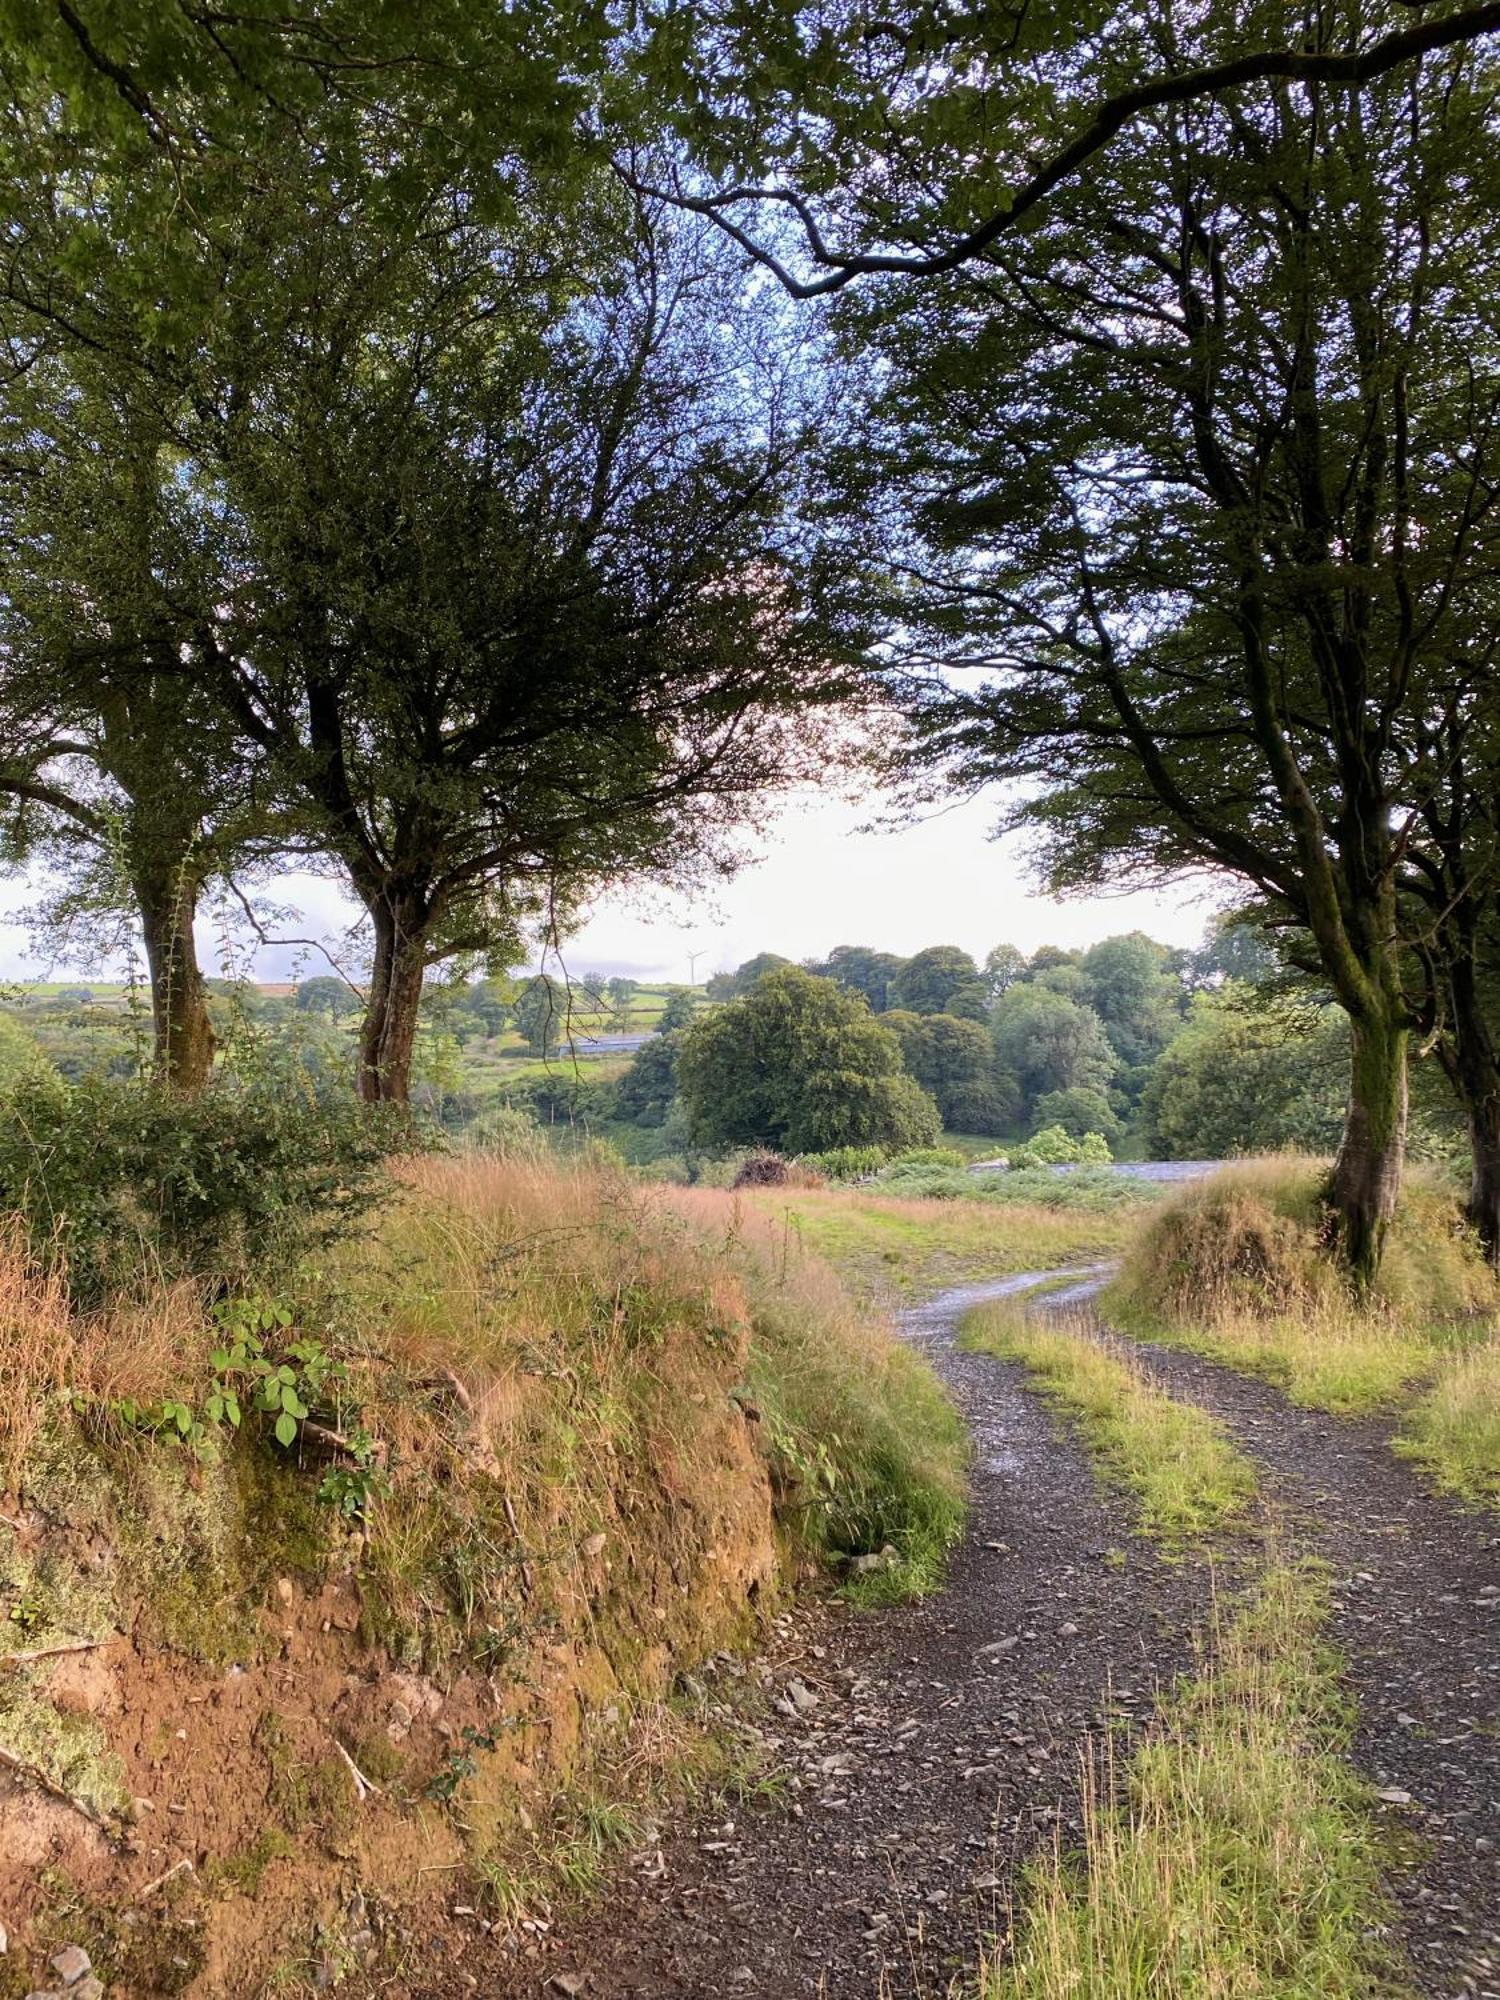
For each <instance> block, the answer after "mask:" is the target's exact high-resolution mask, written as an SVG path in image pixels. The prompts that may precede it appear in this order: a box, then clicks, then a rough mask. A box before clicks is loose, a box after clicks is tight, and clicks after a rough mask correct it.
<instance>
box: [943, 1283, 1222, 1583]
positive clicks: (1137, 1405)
mask: <svg viewBox="0 0 1500 2000" xmlns="http://www.w3.org/2000/svg"><path fill="white" fill-rule="evenodd" d="M960 1338H961V1340H962V1343H963V1345H964V1346H965V1347H968V1348H971V1349H974V1350H975V1351H977V1352H979V1353H982V1354H994V1355H998V1356H1000V1357H1001V1358H1003V1359H1005V1360H1009V1361H1019V1362H1020V1363H1021V1365H1022V1366H1023V1367H1024V1368H1025V1369H1026V1371H1027V1373H1028V1375H1030V1376H1032V1377H1033V1378H1034V1379H1035V1381H1036V1383H1037V1385H1038V1387H1040V1388H1041V1390H1042V1391H1043V1393H1044V1394H1045V1395H1046V1396H1047V1397H1048V1399H1049V1400H1050V1401H1052V1402H1053V1403H1055V1404H1056V1405H1057V1406H1058V1407H1059V1408H1060V1409H1062V1410H1064V1411H1065V1412H1066V1413H1067V1414H1068V1415H1069V1416H1070V1417H1072V1418H1074V1419H1075V1420H1076V1422H1077V1424H1078V1428H1079V1432H1080V1435H1081V1436H1082V1438H1083V1441H1084V1444H1085V1445H1086V1446H1087V1448H1088V1451H1089V1453H1090V1455H1091V1456H1092V1457H1093V1459H1094V1460H1095V1462H1096V1464H1097V1465H1098V1467H1099V1470H1100V1472H1101V1474H1102V1475H1103V1477H1104V1478H1105V1479H1106V1480H1107V1481H1109V1482H1110V1483H1111V1484H1113V1485H1116V1486H1119V1487H1121V1488H1123V1489H1124V1490H1125V1491H1126V1492H1127V1493H1129V1494H1130V1496H1131V1498H1132V1500H1133V1502H1134V1506H1135V1513H1136V1521H1137V1525H1138V1526H1139V1527H1140V1529H1141V1531H1142V1532H1143V1533H1145V1534H1147V1535H1150V1536H1151V1537H1152V1539H1153V1540H1155V1541H1158V1542H1160V1543H1161V1544H1162V1545H1163V1546H1164V1547H1166V1548H1167V1549H1169V1550H1180V1549H1182V1548H1184V1547H1185V1546H1187V1545H1188V1544H1190V1543H1192V1542H1195V1541H1201V1540H1202V1539H1203V1538H1204V1537H1205V1536H1209V1535H1212V1534H1215V1533H1217V1532H1218V1531H1220V1530H1221V1529H1223V1528H1225V1527H1226V1526H1228V1525H1230V1524H1231V1523H1233V1522H1234V1521H1236V1520H1238V1519H1240V1518H1241V1517H1242V1516H1243V1515H1244V1512H1245V1510H1246V1508H1247V1507H1248V1505H1249V1503H1250V1500H1251V1498H1252V1496H1253V1494H1254V1492H1255V1467H1254V1465H1253V1464H1252V1463H1251V1461H1250V1460H1249V1459H1248V1458H1246V1457H1245V1455H1244V1454H1243V1453H1242V1452H1239V1451H1236V1449H1235V1448H1234V1446H1233V1445H1232V1444H1231V1443H1230V1442H1229V1439H1228V1437H1227V1435H1226V1434H1225V1431H1224V1427H1223V1426H1222V1424H1220V1423H1218V1422H1217V1421H1216V1420H1215V1419H1214V1418H1213V1417H1211V1416H1210V1415H1209V1414H1208V1412H1207V1411H1205V1410H1200V1409H1198V1408H1196V1407H1195V1406H1193V1405H1191V1404H1187V1403H1179V1402H1177V1401H1175V1400H1174V1398H1173V1397H1171V1396H1169V1395H1167V1394H1166V1393H1165V1391H1164V1390H1162V1389H1160V1388H1158V1387H1157V1386H1156V1384H1155V1383H1154V1382H1152V1380H1151V1379H1150V1377H1149V1376H1148V1374H1147V1373H1146V1371H1145V1369H1144V1368H1143V1367H1142V1366H1141V1365H1140V1363H1139V1362H1138V1361H1135V1360H1134V1359H1132V1358H1131V1357H1130V1356H1129V1355H1128V1354H1126V1353H1123V1352H1121V1351H1120V1350H1118V1349H1116V1348H1112V1347H1107V1346H1105V1345H1104V1344H1103V1343H1101V1342H1100V1341H1099V1340H1097V1339H1095V1338H1093V1337H1092V1335H1091V1332H1090V1330H1089V1328H1088V1327H1087V1326H1086V1325H1084V1324H1083V1323H1081V1322H1079V1323H1073V1322H1070V1321H1069V1320H1067V1319H1066V1318H1065V1317H1063V1318H1057V1317H1047V1316H1038V1315H1036V1314H1034V1313H1032V1312H1030V1311H1028V1309H1027V1306H1026V1302H1025V1301H1024V1300H1022V1299H1002V1300H999V1301H997V1302H996V1303H994V1304H992V1305H986V1306H978V1307H976V1308H975V1310H974V1311H973V1312H971V1313H968V1314H967V1315H966V1316H965V1318H964V1322H963V1326H962V1328H961V1332H960Z"/></svg>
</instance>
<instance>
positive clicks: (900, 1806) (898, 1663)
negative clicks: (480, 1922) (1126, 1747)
mask: <svg viewBox="0 0 1500 2000" xmlns="http://www.w3.org/2000/svg"><path fill="white" fill-rule="evenodd" d="M1053 1275H1055V1274H1053V1273H1049V1272H1028V1273H1023V1274H1019V1275H1015V1276H1012V1277H1008V1278H1002V1279H998V1280H995V1281H993V1282H990V1283H985V1284H977V1285H965V1286H962V1287H959V1288H958V1289H956V1290H953V1291H949V1292H945V1293H943V1294H941V1295H940V1296H939V1297H937V1298H935V1299H932V1300H929V1301H927V1302H926V1303H924V1304H921V1305H918V1306H914V1307H913V1308H912V1309H911V1310H910V1311H908V1312H906V1313H905V1314H904V1315H903V1316H902V1319H901V1327H902V1331H903V1333H904V1334H905V1336H906V1337H907V1338H908V1339H910V1340H911V1341H912V1342H913V1343H914V1344H916V1345H917V1346H919V1347H921V1348H922V1349H923V1350H924V1352H925V1353H926V1354H927V1355H928V1357H929V1358H930V1360H931V1361H932V1363H933V1365H934V1367H936V1369H937V1370H938V1372H939V1373H940V1374H941V1376H942V1377H943V1379H944V1381H945V1382H946V1384H947V1386H948V1388H949V1390H950V1392H951V1393H952V1394H953V1396H954V1398H955V1400H956V1401H957V1403H958V1405H959V1407H960V1408H961V1410H962V1411H963V1414H964V1416H965V1419H966V1420H967V1422H968V1424H969V1427H970V1430H971V1432H972V1434H973V1438H974V1449H975V1463H974V1469H973V1480H972V1486H973V1492H972V1504H971V1507H970V1512H969V1518H968V1523H967V1527H966V1531H965V1535H964V1538H963V1541H962V1542H961V1544H960V1546H959V1547H958V1548H957V1549H956V1550H955V1551H954V1555H953V1560H952V1564H951V1569H950V1573H949V1578H948V1581H947V1584H946V1586H945V1588H944V1589H943V1590H942V1591H941V1592H940V1593H938V1594H937V1595H935V1596H933V1597H931V1598H928V1599H927V1600H926V1601H925V1602H923V1603H920V1604H914V1605H907V1606H902V1607H899V1608H897V1609H895V1610H889V1611H880V1612H866V1613H859V1612H854V1611H850V1610H849V1609H847V1608H846V1607H843V1606H839V1605H832V1606H826V1607H821V1608H818V1609H815V1610H812V1611H810V1612H801V1613H798V1614H796V1615H795V1616H794V1617H792V1618H789V1619H787V1620H784V1621H782V1623H781V1626H780V1628H779V1631H778V1635H777V1637H776V1640H775V1641H774V1642H773V1646H772V1651H771V1659H772V1662H773V1664H774V1666H775V1671H776V1680H775V1683H774V1686H775V1688H776V1690H777V1692H778V1693H779V1694H780V1695H781V1699H782V1705H783V1706H784V1707H785V1708H786V1709H788V1710H790V1711H791V1712H790V1713H788V1714H785V1715H783V1714H781V1713H773V1715H772V1716H771V1717H770V1718H769V1727H768V1730H767V1737H768V1740H767V1742H766V1745H765V1748H766V1751H767V1753H768V1755H769V1758H770V1760H771V1762H772V1763H773V1764H776V1765H779V1766H781V1767H783V1768H785V1769H786V1770H787V1771H789V1773H790V1774H791V1775H790V1786H791V1789H789V1790H788V1791H787V1792H785V1793H784V1795H783V1796H782V1797H781V1798H779V1799H776V1800H774V1801H771V1802H769V1803H767V1804H764V1805H750V1806H745V1807H740V1808H736V1809H735V1810H734V1811H733V1812H732V1813H731V1814H730V1815H729V1816H728V1817H727V1818H726V1817H725V1816H724V1815H723V1814H716V1815H715V1816H714V1817H713V1818H711V1819H709V1820H707V1821H704V1822H702V1823H700V1824H698V1825H690V1826H686V1827H683V1828H680V1829H677V1830H675V1831H673V1832H672V1833H671V1834H670V1835H669V1836H668V1837H667V1838H666V1839H665V1840H664V1841H663V1842H662V1843H661V1846H660V1849H659V1851H658V1850H657V1849H655V1848H653V1849H652V1850H651V1851H650V1852H649V1853H647V1854H644V1855H642V1856H640V1857H637V1858H636V1859H635V1861H634V1863H633V1864H632V1865H628V1866H627V1867H626V1869H625V1870H624V1871H623V1873H622V1875H621V1877H620V1879H619V1880H618V1882H617V1883H616V1884H615V1885H614V1887H613V1888H612V1890H611V1892H610V1894H609V1895H608V1897H607V1898H606V1900H605V1901H604V1902H603V1903H602V1904H601V1905H599V1906H598V1907H596V1908H595V1909H593V1910H591V1911H585V1912H582V1913H581V1914H579V1915H576V1916H573V1917H563V1918H561V1919H560V1920H559V1922H558V1924H557V1926H556V1927H555V1928H554V1930H553V1931H552V1933H551V1934H550V1935H549V1936H548V1937H547V1938H546V1939H545V1940H536V1939H528V1940H526V1941H525V1943H524V1944H523V1945H521V1947H520V1949H521V1951H522V1952H523V1954H524V1955H523V1956H522V1958H521V1959H520V1961H519V1962H513V1963H512V1965H511V1967H510V1970H509V1971H508V1972H506V1973H505V1974H504V1975H503V1976H499V1977H497V1975H496V1969H495V1961H494V1959H493V1958H492V1957H491V1956H490V1954H489V1953H488V1952H486V1953H485V1957H484V1964H483V1969H482V1970H481V1966H480V1962H479V1959H478V1957H477V1956H476V1957H467V1958H464V1959H462V1960H461V1961H460V1962H461V1963H463V1964H465V1965H468V1966H469V1967H471V1968H472V1970H473V1972H474V1973H475V1974H476V1975H477V1976H478V1977H479V1981H480V1987H481V1989H482V1990H483V1991H485V1992H486V1993H494V1994H496V1995H503V1996H506V2000H510V1996H520V1995H528V1996H537V1995H541V1994H544V1993H546V1992H547V1991H548V1990H549V1988H548V1981H549V1979H552V1978H554V1977H555V1976H556V1975H561V1978H562V1981H563V1982H566V1983H565V1984H561V1985H557V1986H553V1987H552V1988H551V1989H550V1990H551V1991H552V1992H553V1993H557V1992H560V1991H561V1992H567V1991H572V1990H576V1991H578V1992H579V1993H581V1994H584V1995H587V1996H589V2000H594V1996H599V2000H647V1996H650V2000H689V1996H691V2000H710V1996H713V1997H714V2000H717V1996H720V1995H724V1996H730V2000H734V1996H742V2000H800V1996H804V1995H806V1996H809V2000H812V1996H824V2000H876V1996H877V1995H890V1996H892V2000H905V1996H910V1997H911V2000H916V1996H921V2000H938V1996H942V1995H944V1994H946V1993H947V1991H948V1986H949V1982H950V1980H951V1979H952V1978H953V1977H954V1976H955V1975H957V1974H961V1973H962V1972H963V1971H964V1969H965V1968H966V1967H968V1966H970V1965H972V1963H973V1961H974V1958H975V1955H976V1952H977V1949H978V1947H979V1945H980V1943H981V1940H982V1938H983V1937H984V1935H985V1934H986V1933H987V1932H994V1931H996V1930H1003V1929H1004V1928H1005V1927H1006V1912H1007V1909H1008V1903H1009V1894H1010V1889H1011V1884H1012V1881H1013V1878H1014V1873H1015V1869H1016V1866H1017V1864H1018V1862H1019V1861H1020V1860H1022V1859H1024V1857H1025V1856H1026V1855H1028V1854H1029V1853H1030V1852H1032V1851H1033V1850H1034V1849H1035V1848H1037V1847H1038V1846H1039V1845H1040V1844H1042V1843H1047V1844H1049V1845H1050V1843H1051V1842H1052V1840H1053V1838H1054V1836H1055V1833H1056V1832H1057V1831H1059V1830H1060V1831H1061V1832H1062V1834H1063V1836H1064V1837H1065V1838H1066V1837H1067V1835H1068V1834H1069V1833H1070V1832H1071V1831H1074V1830H1076V1828H1077V1825H1078V1776H1079V1754H1080V1750H1081V1748H1082V1746H1083V1744H1084V1742H1085V1740H1086V1738H1087V1737H1088V1736H1089V1735H1090V1734H1091V1733H1094V1732H1097V1731H1098V1730H1100V1729H1101V1728H1102V1726H1103V1724H1104V1721H1105V1715H1106V1709H1107V1708H1108V1709H1109V1711H1110V1712H1111V1713H1113V1714H1115V1715H1116V1716H1118V1715H1119V1714H1120V1713H1121V1712H1125V1713H1128V1714H1134V1715H1139V1716H1140V1717H1141V1718H1143V1719H1146V1718H1149V1716H1150V1714H1151V1711H1152V1708H1153V1706H1154V1703H1155V1700H1156V1696H1157V1692H1158V1689H1159V1688H1160V1687H1162V1686H1163V1685H1170V1683H1171V1681H1172V1679H1173V1677H1174V1676H1175V1675H1176V1673H1177V1672H1178V1671H1179V1670H1181V1669H1182V1668H1183V1667H1184V1666H1186V1665H1187V1664H1188V1663H1189V1657H1190V1655H1189V1646H1188V1640H1189V1635H1190V1633H1191V1630H1192V1627H1193V1625H1194V1623H1195V1621H1196V1620H1197V1619H1199V1618H1200V1617H1201V1615H1202V1614H1203V1612H1204V1610H1205V1608H1206V1605H1207V1602H1208V1593H1209V1581H1208V1577H1207V1574H1206V1571H1205V1569H1204V1568H1203V1567H1202V1566H1199V1565H1195V1564H1192V1563H1176V1564H1173V1563H1167V1562H1164V1561H1162V1560H1161V1559H1160V1557H1158V1555H1157V1554H1156V1553H1155V1551H1154V1550H1153V1549H1152V1548H1151V1547H1150V1546H1149V1545H1148V1544H1147V1543H1145V1542H1143V1541H1140V1540H1138V1539H1137V1538H1136V1537H1134V1536H1133V1535H1132V1534H1131V1532H1130V1529H1129V1526H1128V1521H1127V1517H1126V1514H1125V1511H1124V1508H1123V1506H1122V1504H1121V1503H1120V1502H1118V1501H1117V1500H1115V1499H1113V1498H1111V1497H1108V1496H1104V1495H1101V1493H1100V1491H1099V1488H1098V1486H1097V1485H1096V1482H1095V1480H1094V1477H1093V1474H1092V1472H1091V1471H1090V1468H1089V1465H1088V1462H1087V1460H1086V1458H1085V1457H1084V1454H1083V1452H1082V1451H1081V1449H1080V1448H1079V1447H1078V1446H1077V1445H1076V1444H1075V1443H1074V1442H1073V1440H1072V1439H1071V1438H1069V1437H1068V1436H1066V1435H1064V1434H1060V1433H1059V1429H1058V1426H1057V1424H1056V1422H1055V1420H1054V1418H1053V1417H1052V1416H1051V1415H1050V1413H1049V1412H1048V1411H1047V1409H1046V1408H1045V1407H1044V1406H1043V1405H1042V1404H1041V1403H1040V1402H1039V1401H1038V1399H1037V1398H1036V1397H1035V1396H1033V1395H1032V1394H1030V1393H1029V1392H1028V1391H1027V1390H1026V1388H1025V1386H1024V1383H1025V1378H1024V1374H1023V1372H1022V1371H1021V1370H1020V1369H1019V1368H1018V1367H1016V1366H1014V1365H1012V1364H1010V1363H1006V1362H1001V1361H996V1360H994V1359H993V1358H990V1357H987V1356H984V1355H978V1354H969V1353H966V1352H964V1351H963V1350H962V1349H960V1348H959V1347H958V1346H957V1345H956V1333H957V1328H958V1324H959V1321H960V1319H961V1318H962V1316H963V1315H964V1313H965V1312H967V1311H968V1310H969V1308H970V1307H971V1306H974V1305H978V1304H981V1303H984V1302H985V1301H988V1300H991V1299H997V1298H1005V1297H1008V1296H1012V1295H1014V1294H1015V1293H1018V1292H1024V1291H1026V1290H1028V1289H1030V1288H1031V1287H1033V1286H1035V1285H1037V1284H1038V1283H1040V1282H1043V1281H1044V1280H1046V1279H1048V1278H1050V1277H1051V1276H1053ZM1077 1275H1078V1276H1079V1278H1080V1279H1081V1280H1082V1279H1084V1278H1086V1277H1088V1276H1090V1275H1092V1273H1091V1272H1089V1271H1080V1272H1078V1273H1077ZM793 1680H796V1681H797V1682H798V1683H799V1685H800V1687H801V1688H802V1689H803V1690H804V1692H805V1694H808V1695H811V1696H813V1697H814V1698H815V1699H816V1703H817V1706H816V1707H812V1708H799V1707H797V1706H796V1704H795V1703H794V1702H793V1701H792V1700H790V1699H788V1698H787V1697H786V1694H785V1690H786V1689H787V1688H788V1687H789V1685H790V1683H791V1682H792V1681H793ZM574 1981H577V1982H579V1984H578V1985H577V1986H576V1988H575V1987H574V1986H573V1985H572V1982H574ZM432 1991H433V1992H434V1993H436V1992H438V1991H442V1992H444V1993H445V1994H451V1993H452V1991H453V1988H452V1985H451V1982H450V1983H447V1984H445V1985H444V1986H443V1987H442V1988H437V1987H434V1988H433V1989H432Z"/></svg>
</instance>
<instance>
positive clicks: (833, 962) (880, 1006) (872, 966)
mask: <svg viewBox="0 0 1500 2000" xmlns="http://www.w3.org/2000/svg"><path fill="white" fill-rule="evenodd" d="M901 963H902V962H901V960H900V958H899V957H898V956H897V955H896V953H895V952H893V951H872V950H870V948H869V947H868V946H867V945H862V944H839V945H835V946H834V948H833V950H832V951H831V952H829V954H828V956H827V958H825V959H824V960H823V961H822V962H821V964H809V965H808V966H807V968H806V969H807V970H808V971H809V972H812V973H815V974H816V975H817V976H818V978H820V979H832V980H834V981H836V983H837V984H838V985H840V986H846V987H847V988H848V989H849V991H850V992H851V993H862V994H863V995H864V997H865V998H866V1000H868V1001H869V1003H870V1012H871V1013H872V1014H883V1013H884V1012H885V1010H886V1008H887V1007H888V1006H889V1005H890V1004H891V1001H890V984H891V981H892V980H893V979H894V978H895V976H896V974H897V973H898V972H899V971H900V970H901Z"/></svg>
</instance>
